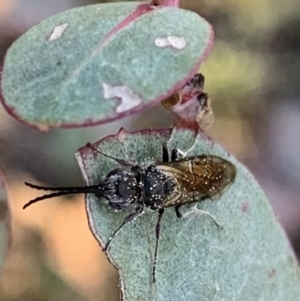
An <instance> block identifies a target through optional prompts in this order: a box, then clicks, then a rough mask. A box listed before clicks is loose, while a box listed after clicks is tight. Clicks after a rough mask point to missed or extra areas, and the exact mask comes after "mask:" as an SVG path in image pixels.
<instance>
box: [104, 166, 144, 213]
mask: <svg viewBox="0 0 300 301" xmlns="http://www.w3.org/2000/svg"><path fill="white" fill-rule="evenodd" d="M137 189H138V183H137V180H136V178H135V176H134V175H133V174H132V173H130V172H128V171H126V170H124V169H115V170H113V171H111V172H110V173H109V174H108V175H107V176H106V178H105V180H104V181H103V197H104V198H106V199H107V200H108V202H109V205H110V206H111V207H113V208H116V209H122V208H125V207H128V206H129V205H130V204H131V203H134V202H137V197H138V193H137Z"/></svg>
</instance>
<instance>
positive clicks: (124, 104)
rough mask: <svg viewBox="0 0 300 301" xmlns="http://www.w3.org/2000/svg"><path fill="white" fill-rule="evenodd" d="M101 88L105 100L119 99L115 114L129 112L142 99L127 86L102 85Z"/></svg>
mask: <svg viewBox="0 0 300 301" xmlns="http://www.w3.org/2000/svg"><path fill="white" fill-rule="evenodd" d="M102 88H103V96H104V98H105V99H111V98H118V99H120V103H119V105H118V106H117V108H116V112H117V113H122V112H125V111H128V110H131V109H133V108H135V107H136V106H138V105H140V104H141V102H142V99H141V98H140V97H139V96H138V95H137V94H135V93H134V92H133V91H132V90H131V89H130V88H129V87H127V86H111V85H109V84H106V83H103V84H102Z"/></svg>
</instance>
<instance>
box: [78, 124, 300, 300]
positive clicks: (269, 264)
mask: <svg viewBox="0 0 300 301" xmlns="http://www.w3.org/2000/svg"><path fill="white" fill-rule="evenodd" d="M163 143H167V146H168V148H169V150H171V149H173V148H179V149H181V150H183V151H189V154H188V156H194V155H200V154H212V155H217V156H220V157H222V158H225V159H226V160H229V161H231V162H232V163H233V164H234V165H235V166H236V168H237V176H236V179H235V182H234V183H233V185H232V186H231V187H230V188H229V190H228V191H227V192H225V193H224V195H223V196H222V197H221V199H220V200H219V201H212V200H209V199H208V200H205V201H203V202H199V203H196V204H197V207H198V209H203V210H206V211H208V212H210V213H211V214H212V215H213V216H215V218H216V219H217V221H218V222H219V223H220V224H221V225H222V226H223V229H219V228H218V227H216V225H215V224H214V223H212V221H211V219H209V218H208V217H207V216H200V215H198V214H197V213H196V212H195V210H194V211H193V209H192V208H193V206H194V204H193V205H186V206H184V208H183V211H184V212H185V213H186V212H190V214H189V215H188V216H187V217H185V218H183V219H178V218H176V215H175V212H174V209H173V208H168V209H166V213H165V215H164V216H163V220H162V224H161V238H160V241H159V251H158V262H157V270H156V282H155V284H153V283H152V275H151V273H152V264H153V256H154V247H155V225H156V221H157V212H156V211H151V210H146V212H145V213H144V214H142V215H141V216H138V217H137V218H136V219H135V220H134V221H132V222H131V223H129V224H127V225H126V226H124V227H123V229H122V230H121V231H120V232H119V233H118V235H117V236H116V237H115V238H114V239H113V241H112V243H111V246H110V249H109V252H108V256H109V258H110V260H111V261H112V263H113V264H114V265H115V266H116V267H117V268H118V270H119V273H120V283H121V286H120V287H121V290H122V295H123V298H124V300H126V301H127V300H128V301H133V300H139V301H149V300H151V301H152V300H157V301H166V300H173V301H174V300H176V301H186V300H193V301H195V300H199V301H212V300H213V301H221V300H222V301H224V300H235V301H245V300H247V301H266V300H268V301H269V300H272V301H282V300H285V301H295V300H298V299H299V296H300V283H299V270H298V265H297V262H296V259H295V257H294V255H293V252H292V251H291V249H290V246H289V243H288V241H287V239H286V237H285V234H284V232H283V230H282V228H281V227H280V225H279V223H278V221H277V219H276V217H275V216H274V213H273V211H272V208H271V206H270V204H269V202H268V200H267V199H266V197H265V195H264V193H263V192H262V190H261V188H260V187H259V185H258V184H257V182H256V181H255V179H254V178H253V176H252V175H251V174H250V173H249V171H248V170H247V169H246V168H245V167H244V166H243V165H242V164H241V163H239V162H238V161H237V160H236V159H235V158H234V157H232V156H231V155H230V154H229V153H228V152H227V151H226V150H224V149H223V148H222V147H221V146H220V145H218V144H217V143H215V142H214V141H213V140H211V139H209V138H208V137H206V136H205V135H202V134H196V133H195V132H192V131H189V130H179V129H177V130H176V129H174V130H168V129H165V130H144V131H142V132H136V133H132V134H129V133H126V132H125V131H124V130H122V131H120V133H119V134H118V135H115V136H109V137H107V138H105V139H103V140H101V141H99V142H97V143H95V144H94V146H95V147H96V148H98V149H99V150H101V152H103V153H105V154H109V155H110V156H114V157H117V158H120V159H127V160H129V161H132V162H138V163H139V164H141V165H142V166H146V165H147V164H149V163H150V162H151V163H152V162H155V161H159V160H160V159H161V156H162V144H163ZM76 156H77V160H78V163H79V165H80V167H81V170H82V172H83V175H84V178H85V181H86V183H87V184H89V185H91V184H96V183H98V182H99V181H100V180H101V179H102V178H103V176H104V175H106V174H107V173H108V172H109V171H110V170H112V169H114V168H116V167H120V166H119V165H118V163H117V162H116V161H115V160H113V159H110V158H107V157H104V156H102V155H101V154H99V153H97V152H96V151H94V150H93V149H91V148H90V147H83V148H81V149H80V150H79V151H78V152H77V153H76ZM121 168H124V166H123V167H122V166H121ZM86 209H87V212H88V217H89V224H90V228H91V230H92V232H93V233H94V235H95V237H96V238H97V239H98V241H99V242H100V244H101V245H102V246H103V245H104V244H105V243H106V242H107V240H108V238H109V236H110V235H111V234H112V233H113V232H114V231H115V230H116V229H117V228H118V227H119V226H120V224H121V223H122V221H123V219H124V218H125V217H126V216H127V215H128V214H129V213H131V212H132V211H128V210H126V211H122V212H114V211H113V210H111V209H109V208H108V206H107V204H105V202H104V200H102V199H99V198H97V197H96V196H95V195H88V197H87V201H86Z"/></svg>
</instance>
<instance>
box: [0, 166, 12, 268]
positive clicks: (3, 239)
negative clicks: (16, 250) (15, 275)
mask: <svg viewBox="0 0 300 301" xmlns="http://www.w3.org/2000/svg"><path fill="white" fill-rule="evenodd" d="M10 243H11V213H10V208H9V204H8V199H7V192H6V185H5V181H4V177H3V175H2V173H1V172H0V272H1V271H2V269H3V265H4V262H5V258H6V255H7V252H8V248H9V246H10Z"/></svg>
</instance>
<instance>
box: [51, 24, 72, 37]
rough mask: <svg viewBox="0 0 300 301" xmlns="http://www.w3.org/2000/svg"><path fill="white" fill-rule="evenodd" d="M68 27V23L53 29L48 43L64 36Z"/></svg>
mask: <svg viewBox="0 0 300 301" xmlns="http://www.w3.org/2000/svg"><path fill="white" fill-rule="evenodd" d="M68 26H69V24H68V23H65V24H62V25H58V26H56V27H55V28H54V29H53V31H52V33H51V35H50V37H49V39H48V41H54V40H58V39H59V38H60V37H61V36H62V34H63V33H64V31H65V30H66V29H67V27H68Z"/></svg>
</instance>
